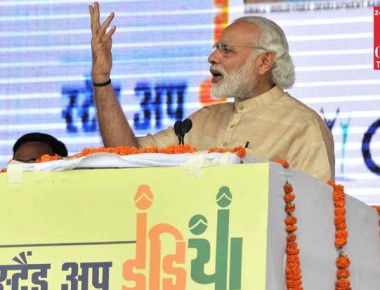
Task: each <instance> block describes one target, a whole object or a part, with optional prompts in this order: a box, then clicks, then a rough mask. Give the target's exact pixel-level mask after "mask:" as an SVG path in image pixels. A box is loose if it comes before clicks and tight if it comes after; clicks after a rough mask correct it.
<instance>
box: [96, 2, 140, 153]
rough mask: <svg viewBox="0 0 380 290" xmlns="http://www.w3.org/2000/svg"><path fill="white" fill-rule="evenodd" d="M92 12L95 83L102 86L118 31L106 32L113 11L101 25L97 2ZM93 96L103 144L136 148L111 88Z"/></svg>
mask: <svg viewBox="0 0 380 290" xmlns="http://www.w3.org/2000/svg"><path fill="white" fill-rule="evenodd" d="M89 11H90V19H91V33H92V37H91V50H92V81H93V82H94V83H98V84H102V83H106V82H107V81H108V80H109V79H110V77H111V69H112V51H111V50H112V35H113V34H114V32H115V31H116V26H112V27H111V28H110V29H109V30H108V31H107V29H108V28H109V26H110V24H111V21H112V19H113V18H114V16H115V14H114V13H113V12H112V13H111V14H110V15H109V16H108V17H107V19H106V20H105V21H104V22H103V23H102V24H100V11H99V4H98V3H97V2H95V3H94V5H93V6H91V5H90V6H89ZM94 94H95V103H96V108H97V114H98V121H99V127H100V133H101V135H102V139H103V143H104V145H105V146H106V147H116V146H130V147H132V146H134V147H137V146H138V145H137V140H136V136H135V134H134V132H133V131H132V129H131V127H130V126H129V124H128V121H127V119H126V117H125V115H124V112H123V110H122V108H121V106H120V103H119V101H118V100H117V98H116V95H115V92H114V90H113V87H112V85H111V84H109V85H106V86H101V87H94Z"/></svg>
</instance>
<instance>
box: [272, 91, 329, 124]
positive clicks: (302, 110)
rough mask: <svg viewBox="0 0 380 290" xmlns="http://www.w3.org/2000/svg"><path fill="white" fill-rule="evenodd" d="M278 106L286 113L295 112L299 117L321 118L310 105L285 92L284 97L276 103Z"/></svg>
mask: <svg viewBox="0 0 380 290" xmlns="http://www.w3.org/2000/svg"><path fill="white" fill-rule="evenodd" d="M278 108H282V109H283V110H284V111H285V112H286V114H296V115H298V117H299V118H305V119H311V120H312V119H317V120H322V118H321V117H320V115H319V114H318V113H317V112H316V111H315V110H314V109H313V108H311V107H309V106H308V105H306V104H305V103H303V102H301V101H300V100H298V99H296V98H294V97H292V96H291V95H290V94H288V93H285V94H284V97H283V98H281V101H280V102H279V104H278Z"/></svg>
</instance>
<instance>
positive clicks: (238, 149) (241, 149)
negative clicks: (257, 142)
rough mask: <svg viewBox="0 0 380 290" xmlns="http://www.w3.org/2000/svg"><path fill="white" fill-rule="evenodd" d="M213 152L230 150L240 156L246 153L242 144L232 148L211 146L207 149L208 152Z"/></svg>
mask: <svg viewBox="0 0 380 290" xmlns="http://www.w3.org/2000/svg"><path fill="white" fill-rule="evenodd" d="M213 152H218V153H225V152H231V153H235V154H236V155H237V156H239V157H240V158H243V157H244V156H245V155H246V150H245V148H244V147H243V146H238V147H235V148H232V149H222V148H211V149H209V150H208V153H213Z"/></svg>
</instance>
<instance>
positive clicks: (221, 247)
mask: <svg viewBox="0 0 380 290" xmlns="http://www.w3.org/2000/svg"><path fill="white" fill-rule="evenodd" d="M286 180H288V181H289V182H290V183H291V184H292V185H293V189H294V193H295V194H296V199H295V204H296V211H295V213H294V215H295V216H296V217H297V220H298V222H297V226H298V229H297V243H298V247H299V249H300V254H299V257H300V261H301V269H302V277H303V278H302V282H303V288H304V289H307V290H324V289H326V290H328V289H335V281H336V265H335V261H336V258H337V256H338V252H337V250H336V248H335V245H334V241H335V225H334V206H333V202H332V188H331V187H330V186H329V185H327V184H325V183H323V182H321V181H319V180H316V179H314V178H312V177H310V176H307V175H305V174H303V173H301V172H298V171H297V170H293V169H284V168H283V167H282V166H281V165H279V164H276V163H271V162H270V163H268V162H263V163H255V164H236V165H224V166H214V167H206V168H198V169H192V170H188V169H185V168H181V167H161V168H126V169H94V170H91V169H89V170H71V171H64V172H28V173H22V176H21V179H20V180H19V181H18V182H16V183H15V182H11V181H10V179H9V176H7V174H1V175H0V197H1V199H0V200H1V202H0V218H1V229H2V230H1V238H0V289H12V290H14V289H23V290H24V289H25V290H26V289H33V290H37V289H41V290H42V289H53V290H57V289H58V290H59V289H62V290H69V289H73V290H74V289H78V290H79V289H81V290H85V289H89V290H90V289H111V290H117V289H124V290H126V289H136V290H137V289H138V290H142V289H147V290H148V289H149V290H161V289H162V290H166V289H176V290H180V289H187V290H206V289H207V290H210V289H216V290H232V289H234V290H236V289H247V290H263V289H268V290H282V289H286V284H285V260H286V253H285V248H286V235H287V233H286V231H285V225H284V219H285V217H286V212H285V211H284V206H285V202H284V192H283V186H284V183H285V182H286ZM346 209H347V213H346V218H347V229H348V232H349V237H348V243H347V245H346V246H345V248H344V251H345V253H346V254H347V255H348V256H349V258H350V260H351V265H350V268H349V269H350V272H351V276H350V278H349V279H350V281H351V285H352V289H355V290H358V289H359V290H378V289H380V243H379V241H380V240H379V225H378V221H379V217H378V215H377V213H376V211H375V210H374V209H372V208H371V207H369V206H368V205H366V204H364V203H362V202H360V201H358V200H356V199H354V198H352V197H349V196H347V197H346ZM23 287H24V288H23ZM33 287H34V288H33Z"/></svg>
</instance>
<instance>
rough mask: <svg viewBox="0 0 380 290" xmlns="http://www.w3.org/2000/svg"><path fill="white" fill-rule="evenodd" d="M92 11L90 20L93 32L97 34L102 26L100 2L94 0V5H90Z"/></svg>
mask: <svg viewBox="0 0 380 290" xmlns="http://www.w3.org/2000/svg"><path fill="white" fill-rule="evenodd" d="M88 9H89V11H90V21H91V32H92V34H95V33H97V32H98V30H99V27H100V11H99V3H98V2H94V6H91V5H90V6H88Z"/></svg>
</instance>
